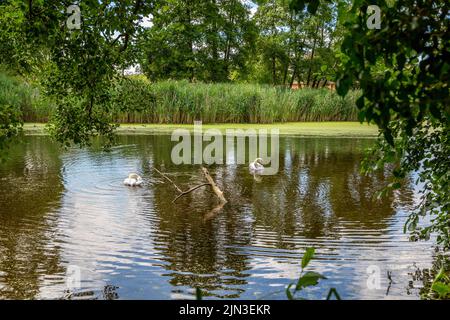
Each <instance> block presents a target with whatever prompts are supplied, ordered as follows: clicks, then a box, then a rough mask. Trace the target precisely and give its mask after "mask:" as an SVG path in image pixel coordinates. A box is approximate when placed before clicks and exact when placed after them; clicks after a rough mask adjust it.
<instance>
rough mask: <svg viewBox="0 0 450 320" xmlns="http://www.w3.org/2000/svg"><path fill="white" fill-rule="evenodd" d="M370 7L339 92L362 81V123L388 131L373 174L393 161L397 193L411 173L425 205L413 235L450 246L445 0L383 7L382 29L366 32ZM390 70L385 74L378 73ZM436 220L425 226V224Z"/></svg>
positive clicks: (348, 52)
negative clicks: (434, 234)
mask: <svg viewBox="0 0 450 320" xmlns="http://www.w3.org/2000/svg"><path fill="white" fill-rule="evenodd" d="M368 4H369V3H368V2H366V1H359V0H358V1H355V2H354V4H353V7H352V9H351V12H352V13H353V16H350V17H352V18H348V21H347V24H346V25H347V28H348V30H351V33H350V32H349V33H348V34H347V35H346V37H345V39H344V41H343V45H342V51H343V53H344V54H345V59H344V60H343V61H344V62H343V66H342V70H343V71H342V75H341V76H340V78H339V80H338V92H339V93H340V94H342V95H344V94H346V93H347V91H348V90H349V88H350V86H351V85H352V83H356V82H357V83H358V84H359V86H360V87H361V90H362V96H361V98H359V99H358V101H357V106H358V108H359V109H360V119H361V120H366V121H368V122H372V121H373V122H375V123H376V124H377V125H378V126H379V128H380V130H381V133H382V135H383V136H382V137H381V138H380V140H379V143H378V145H377V146H376V147H375V148H373V149H372V152H371V153H370V154H369V157H368V159H367V160H368V161H366V162H365V168H366V170H367V171H370V170H373V169H379V168H383V167H384V165H385V164H387V163H394V164H395V170H394V179H395V180H394V182H393V183H392V184H391V185H390V187H391V188H396V187H398V186H399V181H400V179H401V178H403V177H404V176H405V175H406V174H408V173H409V172H413V171H415V172H417V175H418V179H417V182H418V183H420V184H422V185H423V188H421V189H422V190H421V195H422V196H421V202H420V205H419V207H418V208H417V211H415V212H414V213H412V214H411V216H410V217H409V219H408V222H407V226H406V227H407V229H409V230H410V231H412V232H413V236H415V237H417V238H425V239H426V238H429V236H430V233H432V232H437V233H438V239H437V240H438V243H439V244H442V245H443V246H444V247H446V248H447V247H449V246H450V224H449V221H450V216H449V209H450V195H449V192H448V190H449V177H450V130H449V129H450V128H449V120H450V109H449V108H450V104H449V102H450V99H449V97H450V95H449V86H448V84H449V82H450V81H449V80H450V79H449V69H450V63H449V61H450V60H449V57H450V49H449V48H450V33H449V30H448V28H449V20H448V16H447V14H448V12H449V9H450V4H449V3H448V2H446V1H438V2H429V1H422V0H409V1H399V2H393V3H391V2H389V3H387V2H384V1H380V2H379V6H380V8H381V10H382V12H383V20H382V21H383V25H382V28H381V29H380V30H377V29H368V27H367V25H366V20H367V18H368V16H367V14H366V8H367V5H368ZM380 66H381V67H383V66H384V72H383V73H382V74H380V73H379V72H376V71H378V70H379V68H380ZM426 214H429V215H431V217H432V218H431V222H430V224H429V225H428V226H426V227H424V228H421V227H420V224H419V223H418V222H419V218H420V217H422V216H425V215H426Z"/></svg>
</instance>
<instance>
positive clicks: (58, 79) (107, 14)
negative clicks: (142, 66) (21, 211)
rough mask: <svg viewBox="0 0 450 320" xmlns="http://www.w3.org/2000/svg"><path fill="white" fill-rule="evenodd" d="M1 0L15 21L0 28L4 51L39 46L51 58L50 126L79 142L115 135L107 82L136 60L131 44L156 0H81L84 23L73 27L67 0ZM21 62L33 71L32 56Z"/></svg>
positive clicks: (25, 52)
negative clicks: (152, 0) (5, 41)
mask: <svg viewBox="0 0 450 320" xmlns="http://www.w3.org/2000/svg"><path fill="white" fill-rule="evenodd" d="M3 2H4V3H3V4H2V6H1V9H0V10H1V13H2V14H1V16H2V17H4V18H5V19H8V23H9V25H10V26H12V27H11V28H8V29H7V30H2V32H0V37H1V38H2V39H3V38H7V39H9V40H8V41H9V42H10V43H8V44H7V45H5V46H3V47H2V49H1V50H0V54H1V55H2V56H3V57H5V56H8V55H10V54H15V55H16V56H19V57H29V56H32V55H36V48H38V49H41V50H42V52H45V53H46V57H47V58H48V60H49V64H48V65H47V67H48V68H47V69H46V70H45V75H43V76H42V77H41V78H42V80H43V85H44V87H45V88H46V94H47V95H48V96H50V97H52V98H53V99H54V100H55V102H56V106H57V109H56V111H55V114H54V117H53V125H52V126H51V128H52V131H53V133H54V135H55V136H56V138H57V139H58V140H59V141H61V142H63V143H66V144H68V143H70V142H71V141H72V142H75V143H77V144H80V145H83V144H86V143H89V140H90V137H91V136H93V135H105V136H107V137H108V138H110V139H112V137H113V129H114V125H112V124H111V121H110V120H111V114H110V112H109V100H110V94H109V92H108V89H109V85H110V83H111V80H112V79H114V78H116V77H118V76H120V70H123V68H125V67H126V66H127V65H129V64H131V63H132V62H133V61H134V60H135V57H134V52H133V51H132V50H130V47H132V45H131V44H132V43H133V42H134V41H135V36H136V34H137V33H138V32H140V31H141V27H140V24H139V22H140V21H142V19H143V17H144V16H147V15H148V14H149V13H150V12H151V9H152V4H151V3H147V2H144V1H142V0H126V1H120V2H115V1H101V2H100V1H94V0H90V1H81V2H79V3H78V6H79V9H80V12H81V27H80V29H69V28H68V26H67V24H66V22H67V20H68V18H70V14H71V12H69V14H68V13H67V11H68V4H67V3H66V1H57V0H48V1H42V0H38V1H32V0H29V1H28V2H25V3H24V2H23V1H19V0H6V1H3ZM15 39H18V40H19V42H15V41H13V40H15ZM29 43H37V44H38V45H39V46H38V45H28V44H29ZM7 62H8V61H7ZM39 62H40V61H36V64H39ZM18 64H19V66H18V67H17V69H18V70H25V71H29V70H30V68H31V67H32V65H33V60H32V59H24V62H23V63H22V62H21V60H19V63H18ZM9 65H12V66H15V64H11V63H9Z"/></svg>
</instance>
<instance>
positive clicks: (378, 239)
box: [0, 135, 431, 299]
mask: <svg viewBox="0 0 450 320" xmlns="http://www.w3.org/2000/svg"><path fill="white" fill-rule="evenodd" d="M371 143H372V141H371V140H365V139H330V138H293V137H292V138H282V139H281V140H280V144H281V150H280V172H279V173H278V174H277V175H275V176H264V177H263V178H262V180H261V181H255V179H254V178H253V176H252V175H250V174H249V173H248V169H247V166H246V165H217V166H211V167H210V168H209V169H210V172H211V173H212V174H213V175H214V177H215V179H216V180H217V182H218V184H219V185H220V186H221V188H222V189H223V190H224V192H225V194H226V196H227V199H228V200H229V202H228V203H227V204H226V205H225V206H224V207H223V208H220V210H216V211H214V208H217V201H216V199H215V198H214V197H213V196H212V195H211V193H210V191H209V190H208V189H198V190H196V191H195V192H193V193H190V194H189V195H187V196H184V197H182V198H180V199H179V200H178V201H177V202H176V203H172V200H173V199H174V198H175V196H176V192H175V190H174V188H173V186H172V185H170V184H168V183H166V182H165V181H164V180H163V179H161V177H160V176H159V175H158V174H157V173H156V172H155V171H153V170H152V167H158V168H160V170H162V171H164V172H166V173H168V174H169V175H170V176H171V178H173V179H174V180H176V181H177V184H179V185H181V186H183V187H185V188H187V187H188V186H193V185H195V184H198V183H199V182H200V181H201V180H202V176H201V174H200V172H199V169H200V168H199V167H198V166H193V167H192V166H187V165H181V166H175V165H173V164H172V163H171V161H170V153H171V147H172V146H173V143H172V142H170V137H167V136H161V135H154V136H121V137H120V145H119V146H117V147H115V148H113V150H112V151H111V152H109V153H105V152H103V151H101V149H100V148H99V147H93V148H90V149H82V150H80V149H71V150H68V151H64V152H63V151H60V150H58V149H57V147H56V146H55V145H53V144H52V143H50V142H49V140H48V139H47V138H45V137H27V138H26V139H25V142H24V143H23V144H22V145H20V146H17V147H16V148H15V149H14V150H13V153H12V154H11V159H10V160H9V161H8V162H7V163H5V164H2V165H0V179H1V182H2V186H1V187H0V208H1V209H0V298H70V299H85V298H99V299H117V298H124V299H128V298H144V299H145V298H149V299H161V298H192V297H193V292H194V289H195V288H197V287H198V288H201V289H202V291H203V292H204V295H205V296H207V297H213V298H242V299H252V298H259V297H262V296H267V294H269V293H271V292H276V291H279V289H282V288H283V286H284V285H286V284H287V283H289V282H291V281H292V280H293V279H295V278H296V276H297V275H298V271H299V259H300V257H301V255H302V253H303V251H304V249H305V248H306V247H308V246H314V247H316V248H317V259H316V260H314V261H313V262H312V264H311V266H312V268H313V269H317V270H319V271H321V272H322V273H324V274H325V275H326V276H327V277H328V278H329V280H327V281H324V282H323V283H322V284H321V286H319V287H317V288H315V289H313V290H311V291H308V295H309V297H315V298H323V297H324V292H326V290H327V288H329V287H337V289H338V291H339V293H340V294H341V296H342V297H344V298H360V299H363V298H385V297H386V288H387V285H388V282H387V279H384V278H383V280H382V284H383V288H380V289H379V290H370V289H368V288H367V285H366V280H367V272H366V269H367V267H368V266H369V265H374V264H375V265H377V266H379V267H380V269H381V271H382V275H383V277H385V276H384V275H385V274H386V272H387V270H389V271H391V272H392V275H393V277H395V280H396V281H395V283H394V284H393V285H392V286H391V288H390V290H389V296H388V298H398V297H403V298H405V297H406V295H407V294H410V295H409V296H408V297H413V298H414V297H415V298H417V292H415V291H407V290H406V287H407V285H408V281H409V280H410V278H409V276H408V272H410V268H412V266H413V264H414V263H417V264H421V265H422V266H427V265H429V264H430V263H431V257H430V250H429V247H430V244H429V243H410V242H408V241H407V237H406V236H405V235H403V234H402V232H401V230H402V226H403V223H404V220H405V216H406V215H407V213H408V211H409V210H410V209H411V207H412V206H413V205H414V203H413V198H414V189H413V188H412V187H409V186H406V187H404V188H403V189H401V190H399V191H398V192H397V193H396V194H394V195H391V196H390V197H388V198H384V199H382V200H375V199H373V198H372V195H373V192H374V191H376V190H377V189H379V188H380V187H381V186H383V185H384V184H385V183H386V181H387V174H388V173H387V172H385V173H380V174H377V175H373V176H370V177H366V176H361V174H360V173H359V161H360V157H361V152H362V150H363V149H364V148H365V147H367V146H369V145H370V144H371ZM132 171H137V172H139V173H140V174H141V175H142V176H143V177H144V179H145V185H144V187H143V188H134V189H133V188H127V187H124V186H123V185H122V180H123V178H124V177H126V175H127V174H128V173H129V172H132ZM68 266H77V267H78V268H79V269H80V270H81V288H78V289H74V290H68V289H67V284H66V278H67V277H66V269H67V267H68ZM270 297H271V298H283V294H275V295H273V296H270Z"/></svg>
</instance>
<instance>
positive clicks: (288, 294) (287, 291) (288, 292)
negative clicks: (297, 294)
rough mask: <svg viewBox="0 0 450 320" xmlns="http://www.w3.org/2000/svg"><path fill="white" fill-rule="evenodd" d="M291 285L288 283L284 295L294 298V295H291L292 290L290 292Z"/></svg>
mask: <svg viewBox="0 0 450 320" xmlns="http://www.w3.org/2000/svg"><path fill="white" fill-rule="evenodd" d="M292 285H293V283H291V284H289V285H288V287H287V288H286V296H287V298H288V299H289V300H294V296H293V295H292V292H291V287H292Z"/></svg>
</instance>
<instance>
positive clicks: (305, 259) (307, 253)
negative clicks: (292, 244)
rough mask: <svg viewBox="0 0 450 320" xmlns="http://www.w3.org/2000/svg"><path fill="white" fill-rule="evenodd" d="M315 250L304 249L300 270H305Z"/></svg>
mask: <svg viewBox="0 0 450 320" xmlns="http://www.w3.org/2000/svg"><path fill="white" fill-rule="evenodd" d="M314 252H315V249H314V248H306V251H305V254H304V255H303V258H302V269H305V268H306V266H307V265H308V264H309V262H310V261H311V259H312V257H313V256H314Z"/></svg>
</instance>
